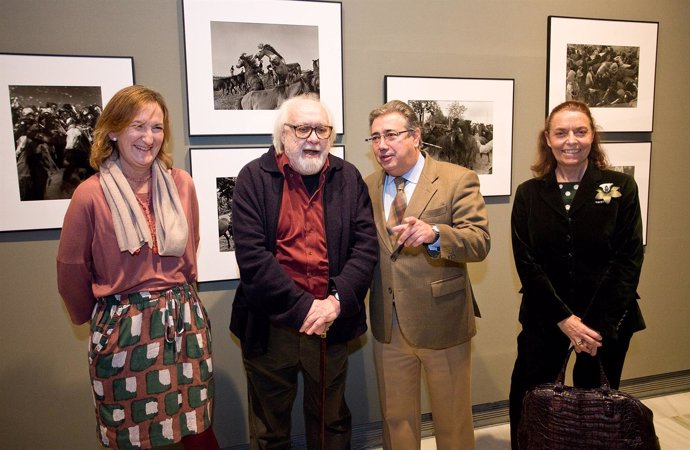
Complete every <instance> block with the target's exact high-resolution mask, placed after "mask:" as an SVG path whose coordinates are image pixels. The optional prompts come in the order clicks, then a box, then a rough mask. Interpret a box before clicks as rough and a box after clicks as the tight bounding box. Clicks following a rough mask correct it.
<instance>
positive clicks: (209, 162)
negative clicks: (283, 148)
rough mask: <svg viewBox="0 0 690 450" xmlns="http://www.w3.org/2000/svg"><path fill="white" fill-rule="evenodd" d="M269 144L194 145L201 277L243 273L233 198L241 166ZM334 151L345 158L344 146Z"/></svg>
mask: <svg viewBox="0 0 690 450" xmlns="http://www.w3.org/2000/svg"><path fill="white" fill-rule="evenodd" d="M267 150H268V147H246V148H192V149H190V159H191V168H192V178H193V179H194V185H195V187H196V193H197V197H198V199H199V216H200V217H199V229H200V232H199V233H200V235H201V242H200V243H199V252H198V267H199V281H218V280H231V279H238V278H239V277H240V271H239V268H238V267H237V260H236V259H235V241H234V237H233V233H232V202H233V193H234V191H235V182H236V180H237V175H239V173H240V170H242V167H244V166H245V165H246V164H247V163H249V162H250V161H253V160H254V159H256V158H258V157H260V156H261V155H263V154H264V153H266V151H267ZM331 153H332V154H333V155H335V156H337V157H339V158H345V147H343V146H334V147H333V148H332V149H331Z"/></svg>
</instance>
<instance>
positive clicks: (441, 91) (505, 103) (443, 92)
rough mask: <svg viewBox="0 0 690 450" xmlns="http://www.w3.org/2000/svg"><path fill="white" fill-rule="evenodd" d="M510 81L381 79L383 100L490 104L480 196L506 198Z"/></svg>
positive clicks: (510, 139) (510, 148) (510, 143)
mask: <svg viewBox="0 0 690 450" xmlns="http://www.w3.org/2000/svg"><path fill="white" fill-rule="evenodd" d="M514 85H515V81H514V80H513V79H485V78H436V77H412V76H390V75H386V76H385V89H386V92H385V98H386V101H391V100H401V101H403V102H406V103H409V102H410V101H411V100H412V101H414V100H435V101H443V102H448V101H457V102H460V103H463V102H491V103H492V104H493V106H492V110H493V119H492V121H493V156H492V171H491V174H479V180H480V185H481V187H480V189H481V193H482V195H483V196H485V197H486V196H499V195H510V193H511V173H512V152H513V95H514Z"/></svg>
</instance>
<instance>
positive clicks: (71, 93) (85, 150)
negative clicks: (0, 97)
mask: <svg viewBox="0 0 690 450" xmlns="http://www.w3.org/2000/svg"><path fill="white" fill-rule="evenodd" d="M9 99H10V108H11V110H12V126H13V133H14V142H15V148H14V152H15V158H16V159H15V160H16V164H17V176H18V182H19V196H20V200H21V201H33V200H57V199H69V198H71V197H72V193H73V192H74V190H75V189H76V187H77V186H78V185H79V184H80V183H81V182H82V181H83V180H85V179H86V178H88V177H89V176H90V175H91V174H93V173H94V171H93V169H92V168H91V167H90V166H89V152H90V148H91V132H92V130H93V128H94V126H95V125H96V120H97V119H98V116H99V115H100V113H101V110H102V106H103V105H102V96H101V88H100V87H98V86H19V85H11V86H9Z"/></svg>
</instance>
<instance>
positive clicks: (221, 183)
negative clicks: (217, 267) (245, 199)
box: [216, 177, 237, 252]
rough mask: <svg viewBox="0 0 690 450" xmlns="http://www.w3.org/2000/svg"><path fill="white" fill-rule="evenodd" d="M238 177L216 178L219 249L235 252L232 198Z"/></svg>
mask: <svg viewBox="0 0 690 450" xmlns="http://www.w3.org/2000/svg"><path fill="white" fill-rule="evenodd" d="M236 181H237V177H218V178H216V201H217V202H218V251H219V252H234V251H235V239H234V237H233V235H232V198H233V194H234V193H235V182H236Z"/></svg>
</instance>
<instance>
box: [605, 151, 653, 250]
mask: <svg viewBox="0 0 690 450" xmlns="http://www.w3.org/2000/svg"><path fill="white" fill-rule="evenodd" d="M602 146H603V147H604V150H605V151H606V155H607V156H608V158H609V163H610V164H611V169H613V170H617V171H619V172H623V173H627V174H628V175H630V176H632V177H633V178H634V179H635V182H636V183H637V188H638V191H639V194H640V209H641V211H642V242H643V244H644V245H647V213H648V211H649V173H650V165H651V159H652V143H651V142H606V143H603V144H602ZM623 195H625V193H623Z"/></svg>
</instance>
